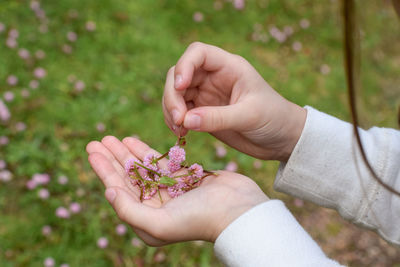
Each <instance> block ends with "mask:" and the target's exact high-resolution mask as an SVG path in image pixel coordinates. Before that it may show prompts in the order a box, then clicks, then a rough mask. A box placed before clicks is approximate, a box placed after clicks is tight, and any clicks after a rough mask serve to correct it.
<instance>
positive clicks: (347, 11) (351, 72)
mask: <svg viewBox="0 0 400 267" xmlns="http://www.w3.org/2000/svg"><path fill="white" fill-rule="evenodd" d="M395 2H398V1H397V0H393V3H395ZM343 14H344V45H345V47H344V50H345V69H346V82H347V88H348V97H349V104H350V111H351V118H352V121H353V130H354V135H355V137H356V140H357V146H358V148H359V150H360V153H361V157H362V159H363V161H364V163H365V165H366V166H367V168H368V170H369V172H370V173H371V175H372V177H373V178H374V179H375V180H376V181H377V182H378V183H379V184H380V185H381V186H383V187H384V188H385V189H386V190H388V191H390V192H391V193H393V194H395V195H397V196H400V192H399V191H397V190H395V189H394V188H392V187H391V186H389V185H387V184H386V183H385V182H384V181H382V179H381V178H380V177H379V176H378V175H377V174H376V172H375V170H374V169H373V168H372V166H371V164H370V163H369V161H368V158H367V155H366V153H365V150H364V147H363V145H362V142H361V138H360V133H359V128H358V125H359V123H358V115H357V106H356V86H357V85H358V84H360V83H359V81H358V80H357V78H358V76H357V75H356V71H357V70H358V69H357V66H358V65H357V64H356V63H357V62H356V60H355V52H356V51H357V50H356V46H357V45H358V44H359V43H358V42H359V39H358V29H357V27H356V16H355V3H354V0H343Z"/></svg>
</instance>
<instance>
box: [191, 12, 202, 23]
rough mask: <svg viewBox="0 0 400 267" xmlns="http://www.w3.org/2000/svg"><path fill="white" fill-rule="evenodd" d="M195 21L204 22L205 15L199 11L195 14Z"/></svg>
mask: <svg viewBox="0 0 400 267" xmlns="http://www.w3.org/2000/svg"><path fill="white" fill-rule="evenodd" d="M193 20H194V21H195V22H202V21H203V20H204V15H203V13H201V12H199V11H197V12H195V13H194V14H193Z"/></svg>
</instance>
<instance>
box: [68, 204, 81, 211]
mask: <svg viewBox="0 0 400 267" xmlns="http://www.w3.org/2000/svg"><path fill="white" fill-rule="evenodd" d="M69 210H70V211H71V213H74V214H77V213H79V212H81V205H80V204H79V203H78V202H72V203H71V204H70V205H69Z"/></svg>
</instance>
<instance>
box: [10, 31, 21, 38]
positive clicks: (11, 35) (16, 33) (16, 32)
mask: <svg viewBox="0 0 400 267" xmlns="http://www.w3.org/2000/svg"><path fill="white" fill-rule="evenodd" d="M8 36H9V37H10V38H13V39H17V38H18V37H19V31H18V30H17V29H11V30H10V31H9V32H8Z"/></svg>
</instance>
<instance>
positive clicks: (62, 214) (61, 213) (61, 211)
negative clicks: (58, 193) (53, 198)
mask: <svg viewBox="0 0 400 267" xmlns="http://www.w3.org/2000/svg"><path fill="white" fill-rule="evenodd" d="M56 216H57V217H58V218H62V219H68V218H69V217H70V213H69V210H67V209H66V208H65V207H58V208H57V209H56Z"/></svg>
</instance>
